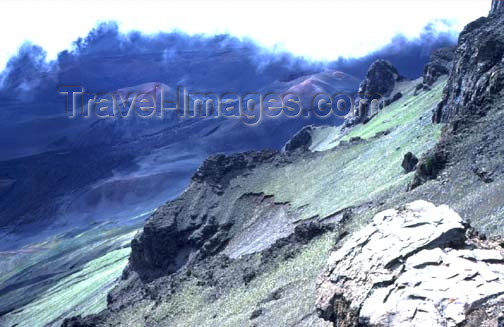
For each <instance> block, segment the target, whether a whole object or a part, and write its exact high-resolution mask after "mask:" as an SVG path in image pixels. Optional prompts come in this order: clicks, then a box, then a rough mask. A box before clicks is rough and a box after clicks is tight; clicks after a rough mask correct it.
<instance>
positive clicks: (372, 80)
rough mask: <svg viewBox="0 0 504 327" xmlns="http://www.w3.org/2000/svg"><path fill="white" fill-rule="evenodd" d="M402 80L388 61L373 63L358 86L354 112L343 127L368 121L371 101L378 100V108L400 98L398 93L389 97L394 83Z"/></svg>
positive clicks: (381, 60) (380, 60)
mask: <svg viewBox="0 0 504 327" xmlns="http://www.w3.org/2000/svg"><path fill="white" fill-rule="evenodd" d="M402 80H404V77H403V76H401V75H400V74H399V72H398V71H397V69H396V68H395V67H394V66H393V65H392V64H391V63H390V62H389V61H387V60H383V59H379V60H376V61H375V62H373V63H372V64H371V66H370V67H369V70H368V71H367V74H366V78H365V79H364V80H363V81H362V82H361V84H360V86H359V91H358V94H357V98H356V100H355V108H354V112H353V113H352V114H350V116H349V117H347V119H346V120H345V126H347V127H349V126H352V125H355V124H358V123H361V122H364V121H366V122H367V121H369V119H370V118H369V116H370V114H372V113H370V111H371V108H370V106H371V102H372V101H373V100H378V103H379V105H378V106H383V105H387V104H390V103H392V102H393V101H396V100H398V99H399V98H401V96H402V94H401V93H399V92H398V93H396V94H395V95H394V96H393V97H390V96H391V94H392V92H393V90H394V88H395V86H396V82H400V81H402ZM377 109H378V108H377Z"/></svg>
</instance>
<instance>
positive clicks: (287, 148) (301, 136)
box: [282, 126, 313, 153]
mask: <svg viewBox="0 0 504 327" xmlns="http://www.w3.org/2000/svg"><path fill="white" fill-rule="evenodd" d="M312 131H313V126H305V127H303V128H302V129H301V130H300V131H299V132H297V133H296V135H294V136H293V137H292V138H291V139H290V140H289V141H287V143H286V144H285V145H284V147H283V149H282V150H283V151H284V152H286V153H290V152H294V151H296V150H301V151H306V150H308V149H309V148H310V145H311V144H312Z"/></svg>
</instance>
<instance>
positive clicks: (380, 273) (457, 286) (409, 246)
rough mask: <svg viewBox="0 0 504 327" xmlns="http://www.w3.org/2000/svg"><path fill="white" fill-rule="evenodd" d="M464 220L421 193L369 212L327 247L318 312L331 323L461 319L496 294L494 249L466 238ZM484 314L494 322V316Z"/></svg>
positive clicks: (498, 279)
mask: <svg viewBox="0 0 504 327" xmlns="http://www.w3.org/2000/svg"><path fill="white" fill-rule="evenodd" d="M467 228H468V227H467V226H466V225H465V224H464V222H463V221H462V219H461V218H460V216H459V215H458V214H457V213H455V212H454V211H452V210H451V209H450V208H449V207H447V206H444V205H443V206H439V207H436V206H434V205H433V204H431V203H428V202H425V201H416V202H413V203H410V204H408V205H406V206H405V207H402V208H398V209H392V210H386V211H383V212H381V213H379V214H377V215H376V216H375V217H374V219H373V221H372V223H371V224H370V225H368V226H367V227H365V228H363V229H362V230H361V231H359V232H357V233H356V234H354V235H353V236H352V237H351V238H350V239H348V240H347V241H346V242H345V243H344V244H343V245H342V247H341V248H340V249H338V250H337V251H335V252H333V253H332V254H331V256H330V259H329V263H328V268H327V271H326V272H325V273H324V274H323V275H322V276H321V279H320V282H319V284H318V286H317V289H318V299H317V309H318V312H319V315H320V316H321V317H323V318H324V319H326V320H329V321H332V322H333V323H334V326H339V327H347V326H375V327H378V326H384V327H385V326H388V327H393V326H410V327H411V326H419V327H420V326H422V327H424V326H439V327H441V326H464V323H465V322H466V321H467V320H468V319H472V317H471V315H472V313H473V312H475V311H476V310H478V309H479V308H482V307H484V306H485V305H489V304H493V303H495V302H498V301H503V300H504V265H503V263H504V256H503V253H502V249H501V248H500V247H499V246H498V245H494V244H492V243H491V242H487V243H486V244H483V243H484V242H481V241H478V242H475V241H472V240H470V239H467V237H466V235H467V234H468V233H467ZM486 320H487V322H488V321H491V323H495V326H496V323H497V317H496V316H491V317H487V318H486ZM492 326H493V325H492Z"/></svg>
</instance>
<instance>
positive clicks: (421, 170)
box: [409, 150, 447, 190]
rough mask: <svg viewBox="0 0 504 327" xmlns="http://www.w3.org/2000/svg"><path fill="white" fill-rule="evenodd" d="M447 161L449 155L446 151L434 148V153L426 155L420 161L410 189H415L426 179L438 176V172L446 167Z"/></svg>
mask: <svg viewBox="0 0 504 327" xmlns="http://www.w3.org/2000/svg"><path fill="white" fill-rule="evenodd" d="M446 162H447V156H446V154H445V153H444V152H441V151H439V152H437V151H435V150H434V151H432V153H429V154H427V155H425V156H424V157H423V158H422V159H421V160H420V162H419V163H418V166H417V168H416V172H415V177H414V178H413V181H411V184H410V185H409V189H410V190H413V189H415V188H417V187H418V186H420V185H422V184H423V183H425V182H426V181H428V180H430V179H435V178H437V176H438V174H439V173H440V172H441V171H442V170H443V169H444V167H445V165H446Z"/></svg>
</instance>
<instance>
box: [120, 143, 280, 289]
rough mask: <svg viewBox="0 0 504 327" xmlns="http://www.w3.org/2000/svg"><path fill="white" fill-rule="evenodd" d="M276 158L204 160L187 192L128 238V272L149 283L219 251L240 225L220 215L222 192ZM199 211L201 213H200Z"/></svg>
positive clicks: (230, 216) (243, 155) (254, 155)
mask: <svg viewBox="0 0 504 327" xmlns="http://www.w3.org/2000/svg"><path fill="white" fill-rule="evenodd" d="M275 155H276V152H274V151H261V152H248V153H240V154H236V155H232V156H225V155H215V156H212V157H210V158H208V159H207V160H206V161H205V162H204V163H203V165H202V166H201V167H200V168H199V169H198V171H197V172H196V173H195V175H194V176H193V183H192V184H191V186H190V187H189V188H188V189H187V190H186V192H185V193H184V194H183V195H182V196H181V197H180V198H178V199H176V200H174V201H171V202H168V203H167V204H165V205H164V206H162V207H160V208H159V209H158V210H157V211H156V212H155V213H154V214H153V215H152V217H151V218H150V219H149V220H148V221H147V223H146V224H145V227H144V230H143V232H142V233H140V234H139V235H137V236H136V237H135V239H133V241H132V243H131V250H132V251H131V258H130V267H129V269H130V270H133V271H135V272H136V273H138V274H139V276H140V277H141V278H143V279H146V280H150V279H153V278H157V277H159V276H163V275H167V274H171V273H174V272H175V271H177V270H178V269H179V268H180V267H182V266H183V265H185V264H186V263H188V262H190V261H192V260H198V259H202V258H205V257H207V256H209V255H212V254H215V253H216V252H217V251H218V250H221V249H222V247H223V246H224V245H226V244H227V242H228V240H229V239H230V238H231V237H232V236H233V235H234V234H235V233H236V232H237V230H239V229H240V227H241V225H242V224H244V221H242V220H241V219H242V218H243V217H241V216H237V215H234V214H233V213H234V211H233V210H231V211H229V212H225V213H224V212H222V211H220V210H219V209H220V208H218V206H217V203H218V201H219V196H220V194H222V190H223V189H224V188H226V187H227V184H228V183H229V180H231V179H232V178H233V177H236V176H237V175H239V174H241V173H244V172H246V171H247V170H250V169H252V168H254V167H255V166H256V165H257V164H258V163H264V162H268V161H271V160H272V159H273V158H274V157H275ZM258 196H259V195H258ZM245 201H247V199H245V198H243V199H242V200H241V202H245ZM243 205H245V204H243ZM249 205H252V204H249ZM201 207H204V208H206V210H205V211H204V212H202V211H199V210H198V208H201Z"/></svg>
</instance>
